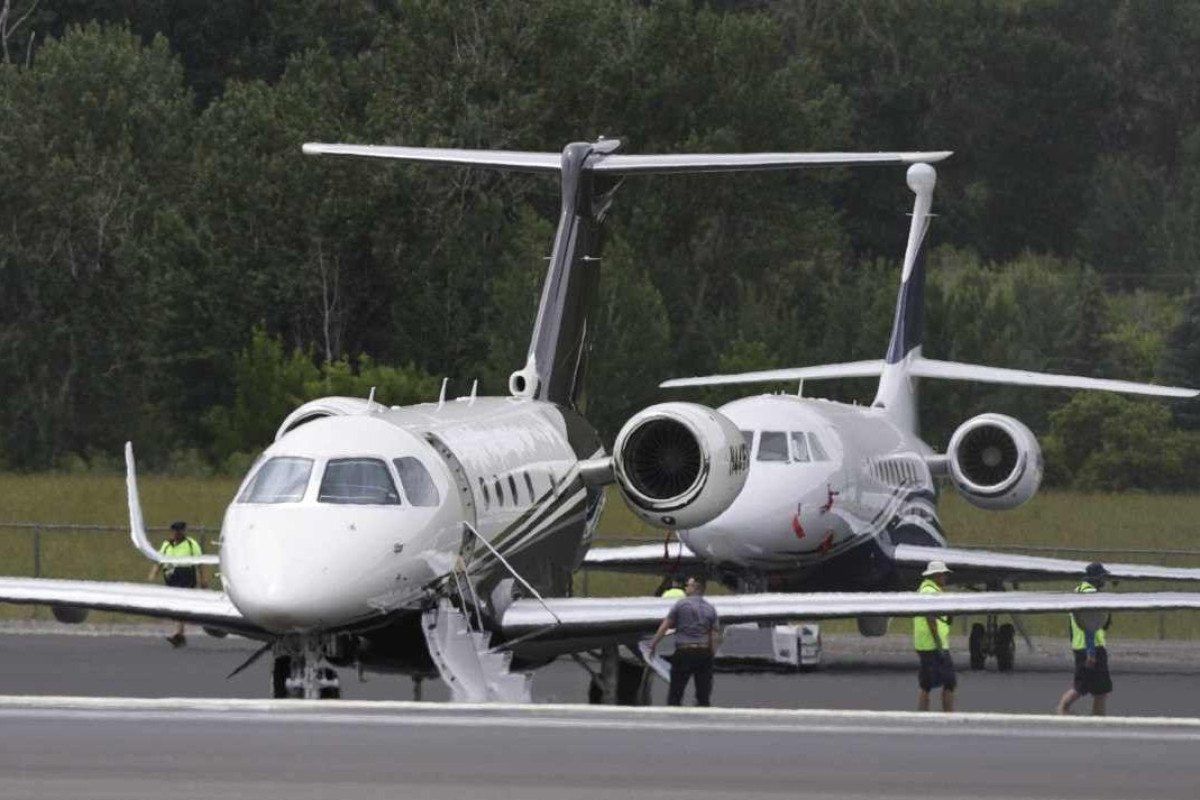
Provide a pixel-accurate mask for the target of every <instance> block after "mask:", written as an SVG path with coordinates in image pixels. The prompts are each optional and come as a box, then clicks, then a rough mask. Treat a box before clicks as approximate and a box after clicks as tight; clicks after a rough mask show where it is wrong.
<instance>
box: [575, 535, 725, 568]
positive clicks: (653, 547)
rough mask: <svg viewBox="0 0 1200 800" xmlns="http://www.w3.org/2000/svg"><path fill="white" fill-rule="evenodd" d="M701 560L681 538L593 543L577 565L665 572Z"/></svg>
mask: <svg viewBox="0 0 1200 800" xmlns="http://www.w3.org/2000/svg"><path fill="white" fill-rule="evenodd" d="M704 564H705V561H704V559H702V558H700V556H698V555H696V554H695V553H693V552H692V551H691V550H689V549H687V547H686V546H685V545H684V544H683V542H681V541H679V540H678V539H675V540H672V541H669V542H665V543H662V544H636V545H630V546H628V547H593V548H592V549H591V550H589V551H588V553H587V555H586V556H584V558H583V563H582V564H581V565H580V569H588V570H603V571H605V572H629V573H636V574H639V575H666V574H668V573H672V572H680V571H685V570H689V569H693V568H696V567H702V566H704Z"/></svg>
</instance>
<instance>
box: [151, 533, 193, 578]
mask: <svg viewBox="0 0 1200 800" xmlns="http://www.w3.org/2000/svg"><path fill="white" fill-rule="evenodd" d="M158 552H160V553H162V554H163V555H164V556H167V557H169V558H177V557H179V556H199V555H203V554H204V551H203V550H201V549H200V543H199V542H197V541H196V540H195V539H193V538H192V537H190V536H185V537H183V541H182V542H180V543H179V544H175V543H174V542H172V541H171V540H170V539H167V540H166V541H165V542H163V543H162V547H160V548H158ZM162 568H163V575H170V574H171V573H172V572H174V571H175V567H174V566H173V565H171V564H163V565H162ZM187 569H195V567H187Z"/></svg>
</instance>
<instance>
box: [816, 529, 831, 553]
mask: <svg viewBox="0 0 1200 800" xmlns="http://www.w3.org/2000/svg"><path fill="white" fill-rule="evenodd" d="M832 548H833V531H829V532H827V533H826V534H825V538H824V539H822V540H821V544H819V545H818V546H817V552H818V553H820V554H821V555H825V554H826V553H828V552H829V551H830V550H831V549H832Z"/></svg>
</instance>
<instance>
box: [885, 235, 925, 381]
mask: <svg viewBox="0 0 1200 800" xmlns="http://www.w3.org/2000/svg"><path fill="white" fill-rule="evenodd" d="M924 336H925V235H924V231H923V232H922V234H921V241H920V243H919V244H918V245H917V255H916V258H915V259H914V260H913V268H912V274H910V275H909V276H908V280H907V281H905V282H904V283H902V284H900V293H899V295H898V296H897V298H896V319H895V321H894V322H893V323H892V340H891V341H890V342H889V343H888V352H887V363H889V364H896V363H899V362H900V361H902V360H903V359H904V357H905V356H906V355H908V354H909V353H911V352H912V351H913V349H914V348H916V347H920V346H921V342H922V341H923V339H924Z"/></svg>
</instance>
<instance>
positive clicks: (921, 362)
mask: <svg viewBox="0 0 1200 800" xmlns="http://www.w3.org/2000/svg"><path fill="white" fill-rule="evenodd" d="M885 366H886V363H885V362H884V361H882V360H879V361H849V362H846V363H844V364H820V365H817V366H812V367H793V368H785V369H767V370H761V371H759V372H743V373H740V374H736V375H707V376H704V377H698V378H673V379H671V380H669V381H663V382H662V383H661V384H659V385H660V386H662V387H663V388H664V389H676V388H681V387H686V386H722V385H727V384H738V383H779V382H783V381H804V380H825V379H834V378H871V377H877V376H879V375H881V374H883V369H884V367H885ZM907 372H908V374H909V375H910V376H912V377H915V378H939V379H942V380H958V381H978V382H980V383H1001V384H1005V385H1008V386H1041V387H1043V388H1047V389H1089V390H1094V391H1102V392H1121V393H1124V394H1144V395H1152V396H1155V397H1196V396H1197V395H1200V390H1197V389H1189V388H1185V387H1181V386H1160V385H1158V384H1155V383H1136V382H1134V381H1117V380H1108V379H1105V378H1087V377H1084V376H1082V375H1056V374H1054V373H1050V372H1030V371H1028V370H1023V369H1004V368H1003V367H985V366H981V365H979V364H962V363H959V362H957V361H938V360H936V359H932V358H923V357H920V356H916V357H912V358H910V359H909V361H908V364H907Z"/></svg>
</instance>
